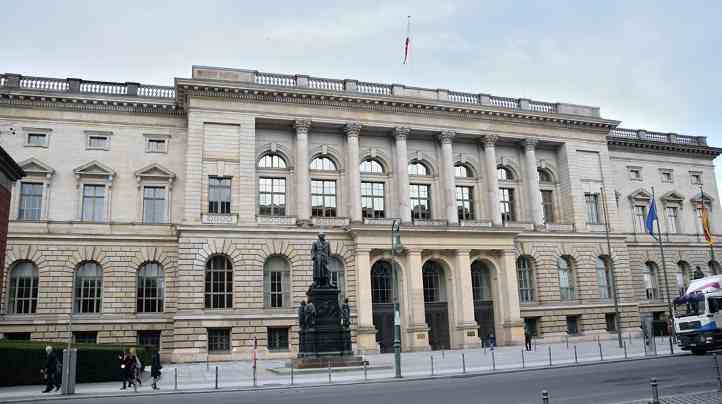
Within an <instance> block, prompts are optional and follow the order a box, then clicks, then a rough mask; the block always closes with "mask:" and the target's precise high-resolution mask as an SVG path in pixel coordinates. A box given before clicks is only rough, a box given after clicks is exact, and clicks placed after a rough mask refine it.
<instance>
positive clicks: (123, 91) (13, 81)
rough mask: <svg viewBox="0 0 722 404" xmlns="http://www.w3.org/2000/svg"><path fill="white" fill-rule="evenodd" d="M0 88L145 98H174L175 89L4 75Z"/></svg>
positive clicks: (0, 76)
mask: <svg viewBox="0 0 722 404" xmlns="http://www.w3.org/2000/svg"><path fill="white" fill-rule="evenodd" d="M0 88H7V89H18V90H32V91H42V92H53V93H71V94H92V95H111V96H132V97H146V98H165V99H174V98H175V87H166V86H154V85H146V84H139V83H130V82H126V83H114V82H107V81H92V80H82V79H76V78H67V79H60V78H54V77H33V76H22V75H20V74H14V73H6V74H3V75H0Z"/></svg>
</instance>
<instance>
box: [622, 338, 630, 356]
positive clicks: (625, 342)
mask: <svg viewBox="0 0 722 404" xmlns="http://www.w3.org/2000/svg"><path fill="white" fill-rule="evenodd" d="M623 346H624V359H629V357H628V356H627V341H624V342H623Z"/></svg>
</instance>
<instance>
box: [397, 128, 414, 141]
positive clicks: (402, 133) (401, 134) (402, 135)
mask: <svg viewBox="0 0 722 404" xmlns="http://www.w3.org/2000/svg"><path fill="white" fill-rule="evenodd" d="M409 133H411V129H410V128H405V127H402V126H400V127H397V128H394V137H395V138H396V139H398V140H406V137H407V136H408V135H409Z"/></svg>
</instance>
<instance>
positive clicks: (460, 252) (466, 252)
mask: <svg viewBox="0 0 722 404" xmlns="http://www.w3.org/2000/svg"><path fill="white" fill-rule="evenodd" d="M470 254H471V250H469V249H463V248H462V249H457V250H454V255H455V256H457V257H458V256H464V255H466V256H467V257H469V258H471V257H470Z"/></svg>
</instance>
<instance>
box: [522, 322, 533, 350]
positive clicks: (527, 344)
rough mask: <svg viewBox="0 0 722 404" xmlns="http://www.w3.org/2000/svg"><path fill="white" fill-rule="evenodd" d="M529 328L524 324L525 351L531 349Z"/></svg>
mask: <svg viewBox="0 0 722 404" xmlns="http://www.w3.org/2000/svg"><path fill="white" fill-rule="evenodd" d="M531 337H532V334H531V330H530V329H529V326H528V325H525V326H524V348H525V349H526V350H527V351H531Z"/></svg>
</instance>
